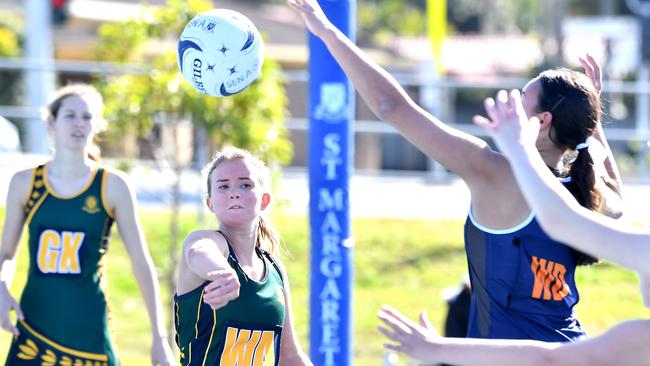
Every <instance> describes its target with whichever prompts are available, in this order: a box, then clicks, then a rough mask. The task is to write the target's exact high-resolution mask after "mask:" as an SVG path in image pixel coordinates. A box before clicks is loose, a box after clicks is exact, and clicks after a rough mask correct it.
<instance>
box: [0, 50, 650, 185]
mask: <svg viewBox="0 0 650 366" xmlns="http://www.w3.org/2000/svg"><path fill="white" fill-rule="evenodd" d="M38 69H40V70H48V71H54V72H65V73H72V74H74V73H77V74H124V73H145V72H148V70H150V69H151V68H150V67H147V66H146V65H138V64H119V63H112V62H93V61H69V60H56V61H53V62H43V61H42V60H34V59H26V58H0V70H16V71H26V70H38ZM393 76H394V77H395V78H396V80H397V81H398V82H399V83H400V84H401V85H403V86H405V87H409V88H416V89H418V88H425V87H426V88H434V89H438V90H447V91H449V90H459V89H482V90H494V89H511V88H521V87H522V86H523V85H525V83H526V82H528V79H522V78H507V77H502V78H490V79H472V80H466V79H461V78H454V77H444V78H431V77H428V76H427V75H422V74H421V73H417V72H414V73H404V72H401V73H393ZM284 77H285V79H286V80H287V81H288V82H289V83H292V82H303V83H304V82H307V81H308V79H309V77H308V73H307V72H306V71H304V70H300V71H284ZM603 93H605V94H607V95H611V94H622V95H634V96H635V98H636V108H637V111H636V112H635V117H634V124H633V126H632V127H630V128H620V127H611V126H606V128H605V129H606V134H607V138H608V139H609V140H612V141H630V142H631V141H635V142H639V143H640V146H641V148H642V150H643V151H641V153H640V155H639V156H638V159H639V161H638V164H639V166H640V167H641V166H642V165H645V161H646V159H647V154H648V151H647V149H648V146H647V141H648V140H650V127H649V123H650V115H649V114H650V111H649V109H650V108H648V107H647V105H649V104H650V82H648V81H642V82H625V81H614V80H612V81H605V82H604V89H603ZM644 106H646V107H644ZM0 116H3V117H6V118H37V117H39V116H40V109H39V108H36V107H29V106H7V105H4V106H0ZM446 120H447V121H449V123H448V125H449V126H451V127H453V128H456V129H459V130H461V131H464V132H466V133H469V134H472V135H475V136H480V137H487V134H486V133H485V131H484V130H483V129H481V128H479V127H476V126H474V125H472V124H469V123H458V122H457V121H455V120H454V118H450V119H446ZM286 124H287V128H288V129H289V130H293V131H305V130H307V129H308V120H307V119H306V118H304V117H303V118H292V119H288V120H287V123H286ZM353 130H354V132H355V133H357V134H368V133H370V134H388V135H390V134H399V132H398V131H397V130H396V129H395V128H393V127H392V126H390V125H389V124H387V123H385V122H382V121H378V120H357V121H356V122H355V123H354V126H353ZM431 169H436V167H435V164H433V165H432V168H431ZM437 169H438V172H437V174H439V173H440V167H437ZM640 171H641V172H642V173H644V172H645V171H644V170H643V169H640ZM644 175H647V172H645V173H644Z"/></svg>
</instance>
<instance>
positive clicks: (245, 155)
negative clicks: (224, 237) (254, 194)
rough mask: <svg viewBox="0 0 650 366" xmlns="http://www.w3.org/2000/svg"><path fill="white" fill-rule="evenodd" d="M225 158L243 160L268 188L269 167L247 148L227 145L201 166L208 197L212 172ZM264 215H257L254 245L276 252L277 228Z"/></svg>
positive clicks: (277, 246)
mask: <svg viewBox="0 0 650 366" xmlns="http://www.w3.org/2000/svg"><path fill="white" fill-rule="evenodd" d="M226 160H244V161H245V162H247V163H249V164H250V165H252V166H253V167H255V168H256V169H257V170H258V172H259V174H258V177H259V178H258V179H259V184H260V186H261V187H262V188H264V189H265V190H267V191H268V190H270V182H271V178H270V174H269V169H268V168H267V167H266V164H264V162H263V161H262V160H260V159H258V158H257V157H255V156H254V155H253V154H251V153H250V152H249V151H247V150H244V149H239V148H236V147H229V148H226V149H224V150H222V151H219V152H217V153H215V155H214V157H213V158H212V160H211V161H210V162H209V163H208V164H207V165H206V166H205V168H203V171H202V173H203V177H204V179H205V180H206V182H207V185H206V188H207V193H206V194H207V196H208V197H210V192H212V178H211V176H212V173H213V172H214V170H215V169H216V168H217V167H218V166H219V165H221V163H223V162H224V161H226ZM264 216H265V215H264V214H262V215H260V217H259V224H258V226H257V239H256V242H255V246H256V247H258V248H261V249H264V250H265V251H267V252H269V253H271V254H276V252H277V251H278V249H279V248H280V234H278V232H277V230H275V228H274V227H273V225H272V224H271V221H270V220H269V219H268V218H265V217H264Z"/></svg>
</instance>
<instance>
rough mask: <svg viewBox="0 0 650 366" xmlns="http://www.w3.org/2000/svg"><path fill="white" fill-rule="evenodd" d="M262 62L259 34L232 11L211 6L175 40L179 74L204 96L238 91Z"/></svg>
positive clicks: (262, 54) (255, 74) (223, 94)
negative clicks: (211, 7) (176, 41)
mask: <svg viewBox="0 0 650 366" xmlns="http://www.w3.org/2000/svg"><path fill="white" fill-rule="evenodd" d="M263 62H264V44H263V42H262V37H261V36H260V33H259V32H258V30H257V28H256V27H255V25H254V24H253V22H251V21H250V20H249V19H248V18H247V17H246V16H244V15H242V14H241V13H238V12H236V11H234V10H229V9H212V10H208V11H205V12H203V13H201V14H199V15H197V16H195V17H194V18H193V19H192V20H191V21H190V22H189V23H187V25H186V26H185V28H184V29H183V32H182V33H181V35H180V37H179V40H178V66H179V68H180V71H181V73H182V74H183V77H184V78H185V79H186V80H187V81H188V82H190V84H192V86H193V87H194V88H195V89H196V90H198V91H199V92H201V93H204V94H207V95H211V96H229V95H233V94H237V93H239V92H241V91H242V90H244V89H245V88H246V87H247V86H249V85H250V84H251V83H252V82H253V81H255V79H257V77H258V76H259V75H260V72H261V69H262V64H263Z"/></svg>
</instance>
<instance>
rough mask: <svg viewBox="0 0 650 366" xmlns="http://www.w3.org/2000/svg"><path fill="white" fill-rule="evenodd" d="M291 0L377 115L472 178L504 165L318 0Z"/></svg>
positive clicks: (489, 174) (463, 174) (493, 171)
mask: <svg viewBox="0 0 650 366" xmlns="http://www.w3.org/2000/svg"><path fill="white" fill-rule="evenodd" d="M288 3H289V5H290V6H292V7H293V8H294V9H296V10H297V11H298V12H299V13H300V15H301V16H302V17H303V19H304V21H305V24H306V25H307V27H308V28H309V30H310V31H311V32H312V33H313V34H314V35H316V36H317V37H319V38H320V39H321V40H322V41H323V42H324V43H325V45H326V46H327V48H328V50H329V51H330V53H331V54H332V56H333V57H334V58H335V59H336V61H337V62H338V64H339V65H340V66H341V68H342V69H343V70H344V71H345V73H346V75H347V76H348V77H349V78H350V80H351V81H352V83H353V84H354V86H355V88H356V90H357V91H358V92H359V94H360V95H361V97H362V98H363V99H364V101H365V102H366V104H367V105H368V107H369V108H370V109H371V110H372V112H373V113H374V114H375V115H376V116H377V117H379V118H380V119H382V120H384V121H386V122H388V123H390V124H391V125H392V126H394V127H395V128H396V129H397V130H399V131H400V133H402V134H403V135H404V136H405V137H406V138H407V139H408V140H409V141H411V142H412V143H413V144H414V145H415V146H417V147H418V149H420V150H421V151H422V152H424V153H425V154H426V155H428V156H429V157H430V158H432V159H434V160H436V161H438V162H440V163H441V164H442V165H444V166H445V167H447V168H448V169H450V170H452V171H454V172H455V173H457V174H458V175H460V176H461V177H463V178H464V179H465V180H466V181H469V182H468V183H471V182H472V181H478V180H481V179H483V178H484V177H485V176H492V175H497V174H499V173H498V172H499V171H503V169H502V168H503V164H499V165H498V166H497V164H496V162H497V161H499V160H502V158H501V157H500V155H498V154H496V153H494V151H492V149H490V148H489V146H488V145H487V143H486V142H485V141H483V140H481V139H478V138H476V137H474V136H472V135H469V134H467V133H464V132H462V131H460V130H457V129H454V128H451V127H449V126H447V125H445V124H444V123H442V122H441V121H439V120H438V119H436V118H435V117H433V116H432V115H431V114H429V113H428V112H427V111H425V110H424V109H422V108H421V107H419V106H418V105H417V104H416V103H415V102H414V101H413V100H412V99H411V98H410V97H409V96H408V95H407V93H406V91H405V90H404V89H403V88H402V87H401V86H400V85H399V83H398V82H397V81H396V80H395V79H394V78H393V77H392V76H391V75H390V74H389V73H388V72H387V71H386V70H384V69H383V68H382V67H381V66H379V65H378V64H377V63H375V62H374V61H373V60H371V59H370V57H368V56H367V55H366V54H365V53H364V52H363V51H361V50H360V49H359V48H358V47H357V46H356V45H355V44H354V43H353V42H352V41H351V40H350V39H348V38H347V37H346V36H345V35H344V34H343V33H342V32H341V31H340V30H338V29H337V28H336V27H335V26H334V25H333V24H332V23H331V22H330V21H329V20H328V19H327V17H326V16H325V14H324V13H323V11H322V10H321V8H320V6H319V5H318V3H317V1H316V0H288ZM506 166H507V165H506Z"/></svg>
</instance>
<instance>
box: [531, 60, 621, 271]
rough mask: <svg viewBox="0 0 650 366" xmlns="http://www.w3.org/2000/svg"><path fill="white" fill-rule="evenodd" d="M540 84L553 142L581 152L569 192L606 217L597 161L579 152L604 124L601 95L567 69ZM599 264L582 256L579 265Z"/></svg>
mask: <svg viewBox="0 0 650 366" xmlns="http://www.w3.org/2000/svg"><path fill="white" fill-rule="evenodd" d="M539 82H540V92H539V100H538V112H550V113H551V114H552V115H553V120H552V123H551V128H550V131H549V138H550V139H551V141H552V142H553V144H555V146H557V147H558V148H560V149H563V150H565V151H576V150H577V153H574V154H575V159H573V161H570V162H569V163H568V164H567V166H566V168H567V169H568V172H569V176H570V177H571V182H572V184H571V185H570V186H569V190H570V191H571V193H572V194H573V196H574V197H575V198H576V200H577V201H578V202H579V203H580V204H581V205H582V206H584V207H586V208H588V209H590V210H592V211H597V212H600V213H603V208H604V207H603V206H604V205H603V193H602V192H601V191H600V189H599V188H598V186H597V185H596V179H597V177H596V172H595V170H594V161H593V159H592V157H591V154H590V153H589V149H588V148H584V147H583V148H581V149H577V146H578V145H580V144H582V143H584V142H586V141H587V139H588V138H589V137H591V136H592V135H593V134H594V132H595V131H596V128H597V127H598V124H599V123H600V119H601V116H602V110H601V103H600V95H599V93H598V91H597V90H596V88H595V87H594V85H593V83H592V81H591V80H590V79H589V78H588V77H587V76H586V75H584V74H582V73H579V72H576V71H572V70H569V69H565V68H561V69H553V70H547V71H544V72H542V73H541V74H540V75H539ZM605 183H606V184H607V185H608V186H610V187H612V188H613V189H615V190H617V185H616V183H615V182H614V181H613V180H611V179H606V181H605ZM597 261H598V260H597V259H596V258H594V257H591V256H588V255H586V254H584V253H580V254H579V259H578V263H579V264H592V263H595V262H597Z"/></svg>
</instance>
